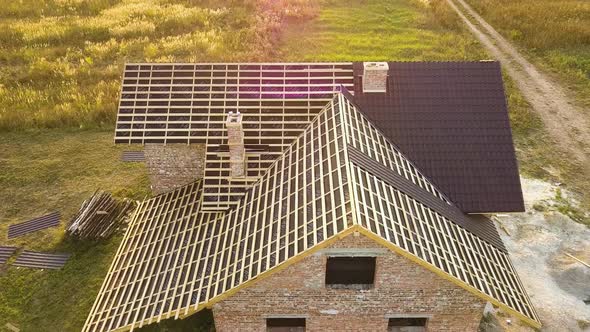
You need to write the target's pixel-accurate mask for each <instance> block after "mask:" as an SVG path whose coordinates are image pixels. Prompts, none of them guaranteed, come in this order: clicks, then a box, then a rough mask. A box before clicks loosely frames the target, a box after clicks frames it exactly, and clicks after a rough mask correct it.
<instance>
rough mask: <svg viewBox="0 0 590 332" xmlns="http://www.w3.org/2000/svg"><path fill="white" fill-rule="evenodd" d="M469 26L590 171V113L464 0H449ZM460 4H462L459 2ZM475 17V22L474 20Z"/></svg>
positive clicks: (559, 142) (549, 128) (567, 148)
mask: <svg viewBox="0 0 590 332" xmlns="http://www.w3.org/2000/svg"><path fill="white" fill-rule="evenodd" d="M447 3H448V4H449V6H450V7H451V8H453V10H455V12H457V14H458V15H459V17H460V18H461V19H462V20H463V22H464V23H465V24H466V25H467V27H468V28H469V30H471V32H472V33H473V34H474V35H475V37H476V38H477V39H478V40H479V41H480V42H481V43H482V44H483V45H484V47H485V48H486V49H487V50H488V51H489V52H490V54H491V55H492V56H494V57H495V58H496V59H497V60H499V61H500V62H501V63H502V67H503V68H505V69H506V71H507V72H508V74H509V75H510V77H511V78H512V80H513V81H514V82H515V83H516V85H517V86H518V88H519V90H520V92H521V93H522V94H523V96H524V97H525V99H526V100H527V101H528V102H529V103H530V104H531V106H532V107H533V110H534V111H535V112H536V113H537V114H539V116H540V118H541V120H542V121H543V124H544V125H545V128H546V130H547V132H548V133H549V135H550V137H551V138H552V140H553V141H554V142H555V144H556V145H557V146H558V147H559V149H560V150H562V151H563V152H565V153H567V156H568V157H570V158H575V159H576V161H577V162H578V163H581V165H582V166H583V167H582V169H584V170H586V171H585V173H586V175H589V174H590V113H588V114H584V113H585V112H583V110H582V109H581V108H578V107H576V106H575V103H574V102H573V101H572V100H570V98H568V97H567V96H566V94H565V92H564V90H563V89H562V88H561V87H560V86H559V85H558V84H557V83H556V82H553V81H552V80H550V79H549V78H548V77H547V76H546V75H544V74H543V73H541V72H539V71H538V70H537V68H535V66H533V65H532V64H531V63H530V62H529V61H527V60H526V59H525V58H524V57H523V56H522V55H521V54H520V53H519V52H518V51H517V49H516V48H515V47H514V45H512V44H511V43H510V42H508V41H507V40H506V39H505V38H504V37H502V36H501V35H500V34H499V33H498V32H497V31H496V30H495V29H494V28H493V27H492V26H491V25H489V24H488V23H487V22H486V21H485V20H484V19H483V18H482V17H481V16H480V15H479V14H477V13H476V12H475V11H474V10H473V9H472V8H471V6H469V5H468V4H467V3H465V1H464V0H447ZM457 4H459V5H457ZM474 21H475V22H474Z"/></svg>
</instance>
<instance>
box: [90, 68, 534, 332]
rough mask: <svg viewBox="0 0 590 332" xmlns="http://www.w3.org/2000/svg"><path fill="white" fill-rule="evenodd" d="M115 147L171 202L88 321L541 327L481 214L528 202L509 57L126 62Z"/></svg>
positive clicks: (125, 259) (135, 234)
mask: <svg viewBox="0 0 590 332" xmlns="http://www.w3.org/2000/svg"><path fill="white" fill-rule="evenodd" d="M115 142H116V143H120V144H142V145H144V148H145V156H146V164H147V167H148V169H149V171H150V176H151V179H152V186H153V189H154V191H155V192H157V193H161V194H159V195H156V196H154V197H153V198H151V199H148V200H146V201H144V202H143V203H141V205H140V206H139V207H138V209H137V211H136V212H135V214H134V217H133V220H132V222H131V223H130V225H129V227H128V229H127V231H126V234H125V237H124V239H123V241H122V243H121V246H120V248H119V251H118V252H117V254H116V257H115V259H114V261H113V263H112V265H111V267H110V270H109V272H108V275H107V276H106V279H105V281H104V283H103V286H102V288H101V290H100V293H99V294H98V297H97V299H96V301H95V304H94V306H93V308H92V310H91V312H90V314H89V316H88V319H87V321H86V324H85V327H84V331H88V332H90V331H115V330H116V331H123V330H133V329H134V328H138V327H141V326H145V325H148V324H151V323H154V322H158V321H160V320H162V319H167V318H177V319H179V318H183V317H186V316H188V315H191V314H193V313H195V312H198V311H200V310H202V309H205V308H210V309H212V310H213V314H214V319H215V326H216V328H217V330H218V331H476V330H477V326H478V324H479V321H480V319H481V317H482V314H483V308H484V306H485V305H486V303H488V302H490V303H492V304H493V305H495V306H498V307H501V308H503V309H504V310H506V311H508V312H510V313H511V314H513V315H514V316H516V317H518V318H519V319H521V320H522V321H524V322H525V323H528V324H530V325H531V326H533V327H539V326H540V321H539V318H538V316H537V314H536V313H535V310H534V308H533V306H532V304H531V301H530V299H529V297H528V295H527V294H526V291H525V289H524V288H523V285H522V284H521V282H520V280H519V277H518V275H517V273H516V271H515V269H514V267H513V265H512V263H511V261H510V258H509V255H508V253H507V250H506V248H505V247H504V245H503V243H502V241H501V239H500V237H499V235H498V232H497V231H496V228H495V227H494V224H493V223H492V222H491V221H490V220H489V219H487V218H486V217H485V215H484V213H493V212H516V211H523V209H524V206H523V199H522V192H521V188H520V182H519V176H518V168H517V164H516V158H515V153H514V148H513V144H512V137H511V131H510V124H509V120H508V113H507V107H506V99H505V96H504V89H503V84H502V75H501V71H500V66H499V64H498V63H497V62H485V61H484V62H456V63H455V62H440V63H427V62H389V63H385V62H382V63H375V62H372V63H371V62H369V63H264V64H254V63H249V64H221V63H214V64H129V65H127V66H126V68H125V73H124V78H123V86H122V94H121V101H120V108H119V114H118V121H117V127H116V133H115Z"/></svg>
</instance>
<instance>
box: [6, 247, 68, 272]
mask: <svg viewBox="0 0 590 332" xmlns="http://www.w3.org/2000/svg"><path fill="white" fill-rule="evenodd" d="M69 258H70V254H51V253H45V252H35V251H30V250H24V251H23V252H22V253H21V254H20V255H19V256H18V257H17V258H16V260H15V261H14V263H13V264H12V265H14V266H20V267H30V268H35V269H60V268H62V267H63V266H64V265H65V264H66V262H67V261H68V259H69Z"/></svg>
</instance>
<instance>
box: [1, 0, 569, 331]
mask: <svg viewBox="0 0 590 332" xmlns="http://www.w3.org/2000/svg"><path fill="white" fill-rule="evenodd" d="M261 4H262V5H261ZM284 6H286V7H287V8H288V13H287V14H285V13H284V11H283V12H281V10H282V8H285V7H284ZM281 13H282V14H281ZM304 19H305V20H304ZM0 28H2V30H0V31H2V32H0V105H2V107H0V202H2V204H0V234H5V233H6V230H7V227H8V224H11V223H15V222H18V221H22V220H26V219H27V218H31V217H34V216H37V215H39V214H42V213H45V212H49V211H53V210H60V211H61V212H62V215H63V218H62V220H69V218H70V217H71V216H72V215H73V213H74V212H75V211H76V210H77V209H78V208H79V206H80V204H81V203H82V201H83V200H84V199H85V198H87V197H88V196H89V195H90V194H91V193H92V192H93V191H94V190H95V189H97V188H101V189H105V190H109V191H111V192H113V193H114V194H115V195H116V196H119V197H131V198H134V199H141V198H143V197H144V196H145V195H146V194H148V192H149V183H148V179H147V174H146V170H145V168H144V167H143V165H141V164H129V163H122V162H120V161H119V156H120V152H121V150H123V149H124V148H128V147H120V146H114V145H113V144H112V135H113V130H112V129H113V125H114V117H115V113H116V106H117V101H118V100H117V99H118V91H119V79H120V75H121V68H122V64H123V63H125V62H127V61H213V60H214V61H240V60H268V61H273V60H283V61H302V60H310V61H311V60H314V61H319V60H386V59H387V60H389V59H396V60H479V59H485V58H488V56H487V55H486V54H485V52H484V51H483V49H482V48H481V47H480V45H479V44H477V43H476V42H475V41H474V39H473V38H472V37H471V35H469V33H468V32H467V31H466V30H465V29H464V28H463V27H462V26H461V25H460V24H459V21H458V20H457V19H456V17H455V16H454V14H453V13H452V12H450V11H449V10H448V8H446V7H445V6H444V2H442V1H434V2H431V5H430V6H429V7H427V6H426V5H425V4H424V3H423V2H421V1H413V0H374V1H366V0H364V1H363V0H353V1H347V2H346V3H343V2H339V1H321V2H318V3H315V2H313V1H312V0H283V1H278V2H274V1H266V0H259V1H258V2H257V1H255V0H251V1H231V0H221V1H204V0H179V1H172V0H160V1H156V0H128V1H125V0H42V1H38V0H21V1H18V2H15V1H10V0H0ZM507 94H508V100H509V104H510V112H511V113H510V117H511V120H512V123H513V128H514V132H515V138H516V140H517V148H518V155H519V159H520V161H521V168H522V169H523V170H525V172H526V173H527V174H532V175H535V176H539V177H544V176H546V175H547V174H548V171H547V167H548V165H550V164H548V163H547V161H546V159H547V157H545V156H546V154H545V153H546V149H547V148H549V149H550V148H551V147H546V146H541V145H540V143H539V142H540V139H541V138H542V137H543V135H544V132H543V128H542V126H541V123H540V121H538V119H537V118H535V116H534V114H533V113H532V112H531V110H530V107H529V106H528V104H527V103H526V102H525V101H524V100H523V99H522V97H521V96H520V94H519V93H518V91H517V90H516V89H515V88H514V87H513V86H512V85H511V83H510V82H509V81H508V85H507ZM31 128H36V129H31ZM544 151H545V152H544ZM555 167H561V166H559V165H558V166H555ZM4 236H5V235H0V244H2V245H17V246H21V247H26V248H27V249H34V250H49V251H64V252H70V253H72V254H73V256H72V257H71V259H70V262H69V263H68V264H67V265H66V267H65V268H64V269H63V270H59V271H35V270H28V269H16V268H13V267H10V268H4V269H3V270H0V326H3V325H4V324H5V323H6V322H10V323H12V324H14V325H16V326H18V327H20V328H21V330H22V331H79V330H80V328H81V326H82V324H83V322H84V320H85V318H86V316H87V314H88V312H89V310H90V307H91V305H92V303H93V301H94V298H95V296H96V293H97V292H98V289H99V287H100V284H101V282H102V278H104V276H105V274H106V270H107V269H108V265H109V262H110V261H111V259H112V256H113V255H114V251H115V250H116V248H117V246H118V243H119V241H120V235H119V236H115V237H114V238H112V239H110V240H108V241H103V242H97V243H77V242H76V241H73V240H71V239H69V238H66V237H64V233H63V227H61V228H57V229H53V230H48V231H43V232H39V233H36V234H32V235H28V236H25V237H23V238H21V239H16V240H11V241H8V240H7V239H6V238H5V237H4ZM197 321H199V322H201V321H205V322H207V321H209V318H207V317H204V318H203V317H200V318H197ZM187 322H189V323H187V324H188V325H191V324H192V325H193V327H194V325H195V324H193V323H194V322H191V321H187ZM199 324H200V323H199ZM205 324H207V323H205ZM197 325H198V324H197ZM186 328H187V326H186V325H180V326H179V325H178V324H177V323H175V322H167V323H164V324H161V325H158V326H150V327H148V328H147V329H146V331H175V330H185V329H186Z"/></svg>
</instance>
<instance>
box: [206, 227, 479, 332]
mask: <svg viewBox="0 0 590 332" xmlns="http://www.w3.org/2000/svg"><path fill="white" fill-rule="evenodd" d="M333 248H351V251H354V249H353V248H372V249H375V250H374V252H377V266H376V272H375V284H374V288H373V289H370V290H351V289H329V288H326V287H325V285H324V278H325V275H324V273H325V266H326V259H327V258H326V257H327V254H329V252H330V250H334V249H333ZM336 250H338V249H336ZM484 306H485V301H484V300H481V299H479V298H478V297H476V296H475V295H473V294H471V293H469V292H468V291H466V290H464V289H462V288H460V287H459V286H456V285H455V284H453V283H451V282H450V281H448V280H445V279H443V278H441V277H440V276H438V275H436V274H435V273H433V272H431V271H428V270H427V269H425V268H424V267H422V266H419V265H417V264H416V263H414V262H412V261H410V260H408V259H406V258H404V257H402V256H399V255H398V254H396V253H394V252H392V251H390V250H388V249H385V248H384V247H382V246H380V245H379V244H377V243H376V242H374V241H372V240H371V239H369V238H366V237H364V236H363V235H359V236H354V235H350V236H347V237H345V238H344V239H342V240H339V241H337V242H336V243H334V244H333V245H331V246H329V247H328V248H326V249H323V250H321V251H320V252H318V253H315V254H312V255H311V256H309V257H306V258H305V259H303V260H302V261H300V262H298V263H296V264H293V265H292V266H289V267H288V268H286V269H285V270H282V271H280V272H278V273H276V274H272V275H270V276H269V277H267V278H264V279H262V280H260V281H258V282H255V283H254V284H252V286H250V287H246V288H244V289H242V290H240V291H238V292H237V293H235V294H234V295H233V296H231V297H229V298H227V299H225V300H223V301H221V302H219V303H217V304H216V305H215V306H214V307H213V314H214V317H215V326H216V328H217V331H220V332H226V331H265V330H266V320H265V319H266V318H267V317H282V316H286V317H290V316H301V317H305V318H306V319H307V320H306V325H307V329H306V330H307V331H387V323H388V318H389V317H399V316H403V315H405V314H408V315H412V316H424V317H428V323H427V331H477V327H478V325H479V321H480V320H481V317H482V314H483V308H484Z"/></svg>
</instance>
